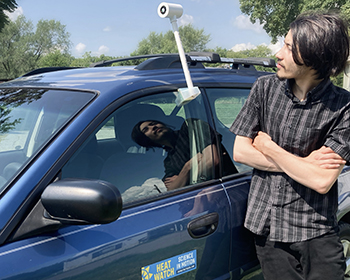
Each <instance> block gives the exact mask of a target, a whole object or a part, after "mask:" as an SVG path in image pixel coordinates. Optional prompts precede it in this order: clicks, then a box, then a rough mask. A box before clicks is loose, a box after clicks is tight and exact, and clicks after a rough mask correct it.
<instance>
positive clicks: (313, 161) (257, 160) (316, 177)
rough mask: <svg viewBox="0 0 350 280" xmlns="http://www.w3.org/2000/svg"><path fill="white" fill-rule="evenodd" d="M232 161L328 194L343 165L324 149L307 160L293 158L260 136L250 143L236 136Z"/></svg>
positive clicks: (337, 156)
mask: <svg viewBox="0 0 350 280" xmlns="http://www.w3.org/2000/svg"><path fill="white" fill-rule="evenodd" d="M233 155H234V156H233V157H234V160H235V161H237V162H240V163H244V164H247V165H249V166H251V167H253V168H256V169H259V170H265V171H269V172H284V173H286V174H287V175H288V176H289V177H291V178H292V179H293V180H295V181H297V182H299V183H300V184H302V185H304V186H306V187H308V188H311V189H313V190H315V191H317V192H318V193H321V194H325V193H327V192H328V191H329V190H330V188H331V187H332V185H333V184H334V182H335V181H336V180H337V178H338V176H339V174H340V172H341V171H342V169H343V167H344V165H345V163H346V161H345V160H343V159H342V158H341V157H340V156H339V155H338V154H336V153H335V152H333V151H332V150H331V149H330V148H327V147H325V146H323V147H322V148H320V149H318V150H316V151H313V152H312V153H311V154H310V155H308V156H307V157H298V156H295V155H293V154H291V153H289V152H287V151H286V150H284V149H283V148H281V147H279V146H278V145H277V144H276V143H275V142H273V141H272V139H271V137H270V136H269V135H268V134H266V133H264V132H259V133H258V135H257V136H256V137H255V138H254V140H253V139H251V138H248V137H244V136H238V135H237V136H236V140H235V144H234V148H233Z"/></svg>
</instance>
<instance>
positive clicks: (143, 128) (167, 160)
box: [62, 92, 237, 203]
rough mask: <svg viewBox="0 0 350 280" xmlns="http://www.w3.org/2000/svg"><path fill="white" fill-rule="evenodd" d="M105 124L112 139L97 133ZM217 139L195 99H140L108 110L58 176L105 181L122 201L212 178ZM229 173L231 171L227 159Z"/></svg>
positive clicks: (215, 173)
mask: <svg viewBox="0 0 350 280" xmlns="http://www.w3.org/2000/svg"><path fill="white" fill-rule="evenodd" d="M111 125H112V126H113V128H111V127H110V126H111ZM107 127H109V129H111V130H113V133H112V134H111V135H113V136H114V139H112V138H108V139H106V138H103V137H98V135H101V131H102V130H106V128H107ZM220 141H221V136H220V135H219V134H217V133H216V132H215V130H214V129H213V128H212V127H210V125H209V123H208V120H207V115H206V112H205V107H204V106H203V101H202V100H201V97H199V98H197V99H196V100H194V101H192V102H190V103H188V104H186V105H185V106H182V107H177V106H176V103H175V95H174V94H173V93H172V92H168V93H164V94H157V95H152V96H147V97H142V98H139V99H137V100H134V101H131V102H129V103H127V104H125V105H124V106H122V107H120V108H119V109H117V110H116V111H115V112H114V113H112V114H111V115H110V116H109V117H108V118H107V119H106V120H105V121H104V123H103V124H101V126H100V128H99V129H97V130H96V131H95V133H94V134H93V135H91V136H90V137H89V139H88V140H87V141H85V143H84V144H83V145H82V146H81V147H80V149H79V150H78V151H77V152H76V153H75V155H74V156H73V157H72V158H71V159H70V160H69V162H68V163H67V164H66V166H65V167H64V168H63V169H62V177H63V178H68V177H80V178H96V179H102V180H106V181H109V182H111V183H112V184H114V185H115V186H117V187H118V189H119V191H120V192H121V193H122V197H123V201H124V203H127V202H132V201H136V200H139V199H144V198H148V197H154V196H159V195H161V194H162V193H165V192H168V191H172V190H176V189H178V188H183V187H185V186H188V185H192V184H196V183H200V182H203V181H207V180H211V179H214V178H216V177H217V176H218V172H219V168H220V163H219V162H220V159H221V158H220V156H219V155H218V151H222V149H219V148H220V146H221V143H220ZM227 156H228V155H227ZM230 172H237V171H236V169H235V167H234V166H233V164H232V161H231V171H230Z"/></svg>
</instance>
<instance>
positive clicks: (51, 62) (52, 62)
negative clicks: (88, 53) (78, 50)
mask: <svg viewBox="0 0 350 280" xmlns="http://www.w3.org/2000/svg"><path fill="white" fill-rule="evenodd" d="M74 59H75V58H74V57H73V56H71V55H70V54H68V53H61V51H60V50H55V51H53V52H51V53H49V54H46V55H44V56H43V57H41V58H40V59H39V61H38V67H40V68H41V67H51V66H69V65H71V63H72V62H73V61H74Z"/></svg>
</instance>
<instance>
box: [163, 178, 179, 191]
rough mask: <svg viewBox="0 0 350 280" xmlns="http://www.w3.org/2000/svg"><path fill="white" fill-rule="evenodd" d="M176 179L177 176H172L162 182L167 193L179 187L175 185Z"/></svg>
mask: <svg viewBox="0 0 350 280" xmlns="http://www.w3.org/2000/svg"><path fill="white" fill-rule="evenodd" d="M177 178H178V176H177V175H174V176H172V177H168V178H166V179H165V180H164V185H165V187H166V188H167V190H168V191H171V190H174V189H177V188H178V187H179V186H178V184H177V180H176V179H177Z"/></svg>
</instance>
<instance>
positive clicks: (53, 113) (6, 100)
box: [0, 88, 94, 192]
mask: <svg viewBox="0 0 350 280" xmlns="http://www.w3.org/2000/svg"><path fill="white" fill-rule="evenodd" d="M93 97H94V95H93V94H91V93H88V92H78V91H77V92H72V91H63V90H47V89H18V88H16V89H13V88H11V89H0V192H1V190H2V188H4V187H5V185H6V184H7V183H8V182H9V180H10V179H11V178H12V177H13V176H14V175H15V174H16V173H17V171H19V170H20V169H21V168H22V167H23V166H24V164H25V163H26V162H28V161H29V160H30V159H31V158H32V157H33V156H34V155H35V154H36V153H37V152H38V151H39V150H40V148H41V147H42V146H43V145H44V144H45V143H46V142H47V141H48V140H49V139H50V138H52V137H53V135H55V134H56V133H57V132H58V130H59V128H60V127H62V126H63V125H64V124H65V123H66V122H67V121H68V120H69V119H71V118H72V117H73V116H74V115H75V114H76V113H77V112H78V111H79V110H80V109H81V108H82V107H83V106H84V105H86V104H87V102H88V101H89V100H91V99H92V98H93Z"/></svg>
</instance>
